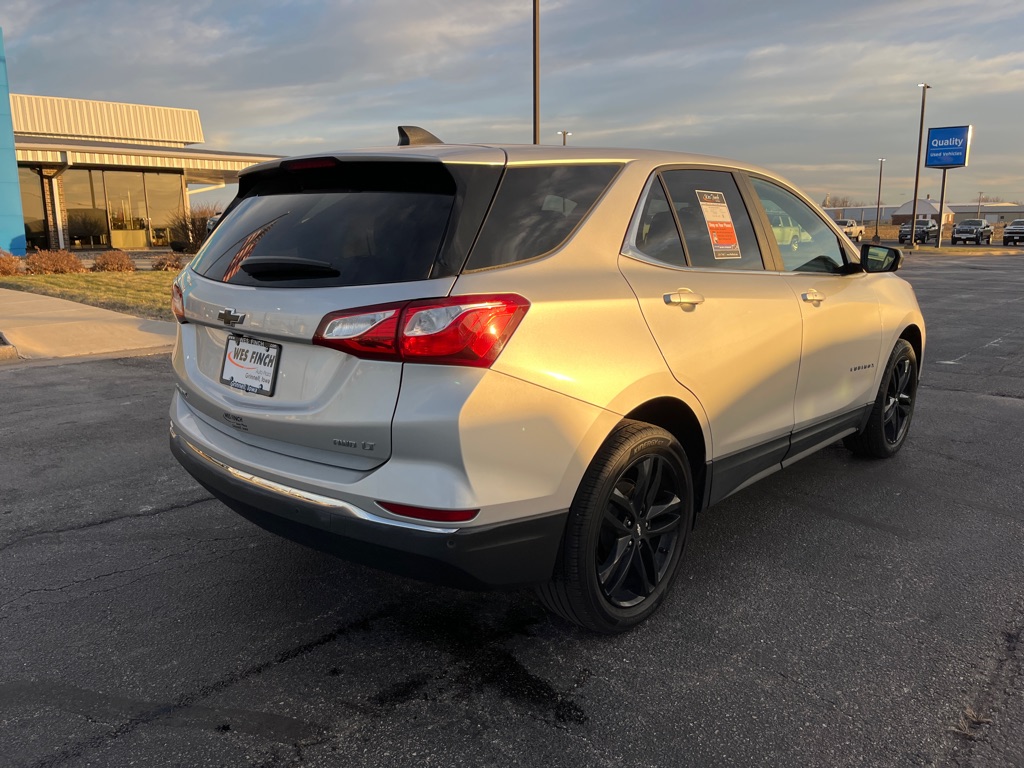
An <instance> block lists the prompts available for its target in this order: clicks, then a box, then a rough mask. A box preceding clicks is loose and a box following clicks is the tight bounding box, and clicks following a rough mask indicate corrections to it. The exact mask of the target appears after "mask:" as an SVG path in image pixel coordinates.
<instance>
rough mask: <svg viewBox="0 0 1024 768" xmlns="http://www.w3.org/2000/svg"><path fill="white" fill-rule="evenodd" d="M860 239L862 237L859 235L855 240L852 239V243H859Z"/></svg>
mask: <svg viewBox="0 0 1024 768" xmlns="http://www.w3.org/2000/svg"><path fill="white" fill-rule="evenodd" d="M861 237H862V236H861V235H857V237H855V238H854V239H853V241H854V242H855V243H859V242H860V241H861Z"/></svg>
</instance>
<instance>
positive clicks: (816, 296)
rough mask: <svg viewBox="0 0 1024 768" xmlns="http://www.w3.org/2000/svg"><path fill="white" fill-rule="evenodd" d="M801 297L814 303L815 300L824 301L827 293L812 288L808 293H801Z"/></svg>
mask: <svg viewBox="0 0 1024 768" xmlns="http://www.w3.org/2000/svg"><path fill="white" fill-rule="evenodd" d="M800 298H801V299H803V300H804V301H809V302H811V303H812V304H813V303H815V302H819V301H824V300H825V294H824V293H822V292H821V291H815V290H810V291H808V292H807V293H804V294H801V296H800Z"/></svg>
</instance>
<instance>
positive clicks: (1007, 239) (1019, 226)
mask: <svg viewBox="0 0 1024 768" xmlns="http://www.w3.org/2000/svg"><path fill="white" fill-rule="evenodd" d="M1020 243H1024V219H1014V220H1013V221H1011V222H1010V223H1009V224H1007V225H1006V227H1005V228H1004V229H1003V245H1015V244H1020Z"/></svg>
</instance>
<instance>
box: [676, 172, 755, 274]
mask: <svg viewBox="0 0 1024 768" xmlns="http://www.w3.org/2000/svg"><path fill="white" fill-rule="evenodd" d="M662 178H664V180H665V185H666V186H667V187H668V194H669V197H670V198H671V201H672V206H673V207H674V208H675V210H676V215H677V216H678V217H679V225H680V227H681V228H682V230H683V244H684V246H685V248H686V255H687V256H688V257H689V261H690V266H691V267H701V268H705V269H706V268H717V269H754V270H761V269H764V263H763V262H762V260H761V249H760V247H759V246H758V244H757V236H756V235H755V234H754V227H753V225H752V224H751V223H750V215H749V214H748V213H747V208H746V206H745V205H744V204H743V198H742V196H741V195H740V191H739V189H738V188H737V187H736V181H735V180H734V179H733V177H732V174H731V173H728V172H727V171H702V170H678V171H665V172H664V173H663V174H662Z"/></svg>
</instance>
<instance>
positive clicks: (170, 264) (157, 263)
mask: <svg viewBox="0 0 1024 768" xmlns="http://www.w3.org/2000/svg"><path fill="white" fill-rule="evenodd" d="M186 261H188V259H187V258H186V259H183V258H182V257H181V254H180V253H161V254H160V255H159V256H157V257H156V258H155V259H153V269H154V271H157V272H171V271H174V272H180V271H181V270H182V269H184V267H185V262H186Z"/></svg>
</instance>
